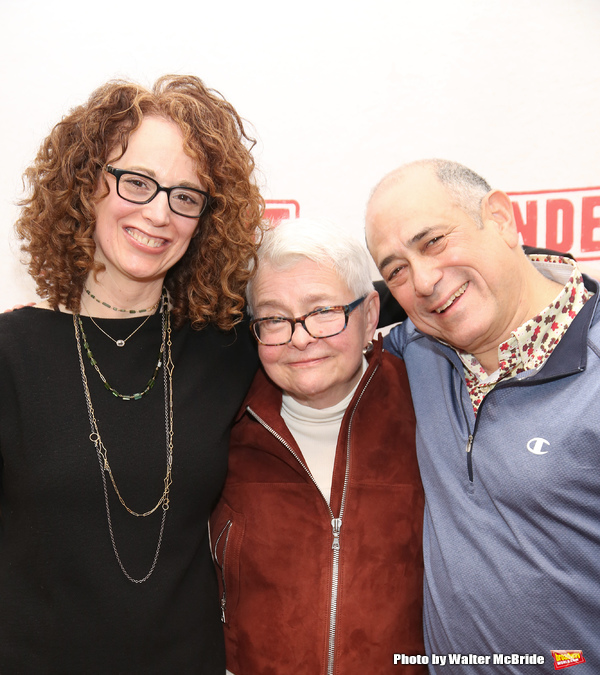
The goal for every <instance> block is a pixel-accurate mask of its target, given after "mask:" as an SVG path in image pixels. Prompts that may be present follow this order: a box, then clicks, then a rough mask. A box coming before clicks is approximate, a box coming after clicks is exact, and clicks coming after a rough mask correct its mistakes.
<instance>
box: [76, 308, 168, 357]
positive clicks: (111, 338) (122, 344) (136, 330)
mask: <svg viewBox="0 0 600 675" xmlns="http://www.w3.org/2000/svg"><path fill="white" fill-rule="evenodd" d="M81 304H82V305H83V308H84V309H85V311H86V312H87V315H88V317H89V319H90V320H91V322H92V323H93V324H94V326H96V328H97V329H98V330H99V331H100V332H101V333H104V335H106V337H107V338H109V339H110V340H112V341H113V342H114V343H115V344H116V345H117V347H124V346H125V343H126V342H127V340H129V338H131V337H133V336H134V335H135V334H136V333H137V332H138V330H139V329H140V328H141V327H142V326H143V325H144V324H145V323H146V321H148V319H149V318H150V317H151V316H152V314H148V316H147V317H146V318H145V319H144V320H143V321H142V323H141V324H140V325H139V326H138V327H137V328H136V329H135V330H134V331H133V333H130V334H129V335H128V336H127V337H126V338H125V339H124V340H123V339H121V340H115V338H114V337H113V336H112V335H109V334H108V333H107V332H106V331H105V330H104V328H102V327H101V326H99V325H98V324H97V323H96V322H95V321H94V317H93V316H92V315H91V313H90V311H89V310H88V308H87V307H86V306H85V303H84V302H83V298H82V299H81ZM157 306H158V305H157ZM144 311H145V310H144Z"/></svg>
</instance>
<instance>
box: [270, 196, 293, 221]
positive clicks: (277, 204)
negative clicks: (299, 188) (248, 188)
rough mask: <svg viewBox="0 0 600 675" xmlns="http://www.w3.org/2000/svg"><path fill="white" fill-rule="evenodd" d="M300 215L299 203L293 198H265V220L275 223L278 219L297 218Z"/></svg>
mask: <svg viewBox="0 0 600 675" xmlns="http://www.w3.org/2000/svg"><path fill="white" fill-rule="evenodd" d="M299 215H300V204H298V202H297V201H296V200H295V199H282V200H279V201H277V200H275V199H265V220H269V221H271V223H276V222H277V221H279V220H286V219H288V218H297V217H298V216H299Z"/></svg>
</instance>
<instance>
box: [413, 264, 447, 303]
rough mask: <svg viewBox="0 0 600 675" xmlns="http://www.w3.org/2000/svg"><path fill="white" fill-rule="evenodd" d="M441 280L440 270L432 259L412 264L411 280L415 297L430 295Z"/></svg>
mask: <svg viewBox="0 0 600 675" xmlns="http://www.w3.org/2000/svg"><path fill="white" fill-rule="evenodd" d="M441 278H442V270H441V269H440V268H439V266H438V265H437V263H436V261H435V260H433V259H432V258H428V259H426V260H421V261H419V262H418V263H416V264H413V268H412V279H413V286H414V289H415V293H416V295H418V296H421V297H426V296H429V295H432V293H433V291H434V289H435V286H436V284H437V283H438V281H439V280H440V279H441Z"/></svg>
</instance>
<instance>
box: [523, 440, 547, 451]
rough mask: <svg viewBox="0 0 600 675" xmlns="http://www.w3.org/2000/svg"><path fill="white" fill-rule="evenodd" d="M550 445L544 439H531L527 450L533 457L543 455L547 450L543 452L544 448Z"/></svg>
mask: <svg viewBox="0 0 600 675" xmlns="http://www.w3.org/2000/svg"><path fill="white" fill-rule="evenodd" d="M546 445H548V446H549V445H550V442H549V441H547V440H546V439H545V438H532V439H531V440H530V441H528V443H527V449H528V450H529V452H531V453H532V454H534V455H545V454H547V452H548V450H544V446H546Z"/></svg>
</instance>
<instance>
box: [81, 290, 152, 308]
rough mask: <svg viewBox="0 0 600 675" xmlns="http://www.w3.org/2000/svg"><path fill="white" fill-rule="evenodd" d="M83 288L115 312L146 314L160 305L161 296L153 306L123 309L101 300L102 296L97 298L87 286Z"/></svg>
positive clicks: (98, 301)
mask: <svg viewBox="0 0 600 675" xmlns="http://www.w3.org/2000/svg"><path fill="white" fill-rule="evenodd" d="M83 290H84V291H85V292H86V293H87V294H88V295H89V296H90V298H92V300H95V301H96V302H97V303H98V304H100V305H102V306H103V307H108V309H112V310H113V311H114V312H123V313H125V314H144V313H145V312H153V311H154V310H155V309H156V308H157V307H158V303H159V302H160V298H159V299H158V300H157V301H156V302H155V303H154V304H153V305H152V307H146V308H145V309H121V308H120V307H113V306H112V305H110V304H109V303H108V302H104V300H100V298H97V297H96V296H95V295H94V294H93V293H92V292H91V291H90V290H89V289H88V287H87V286H86V287H85V288H84V289H83Z"/></svg>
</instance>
